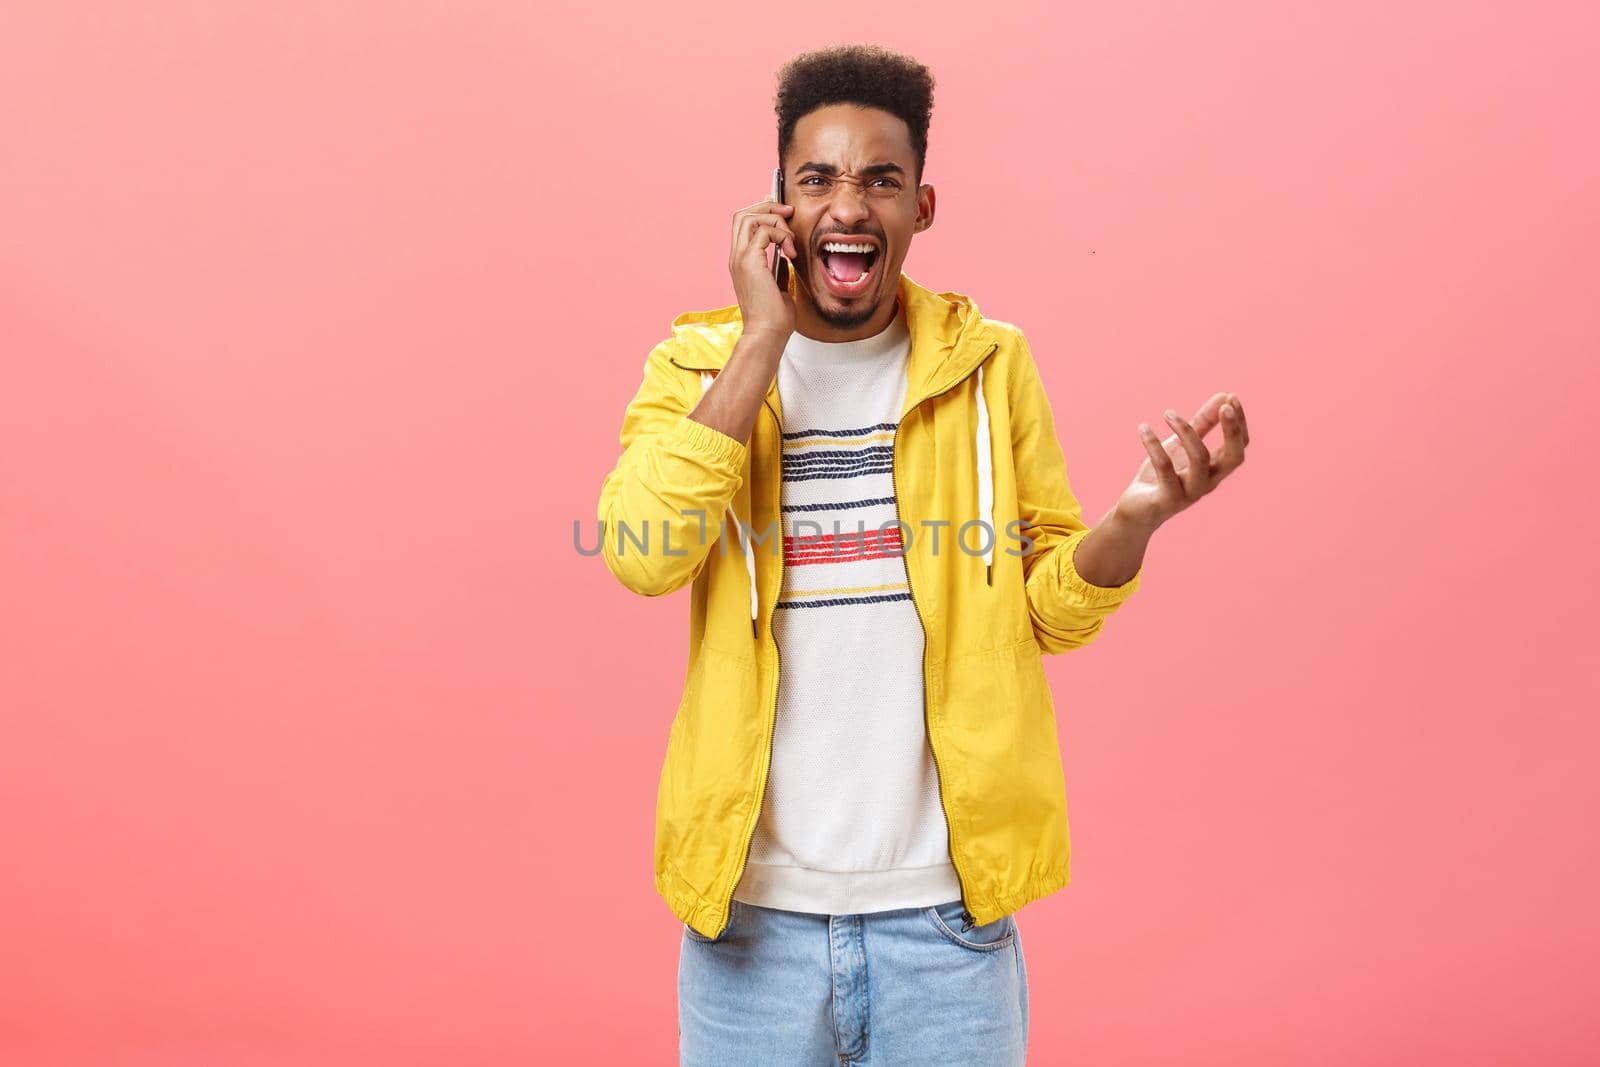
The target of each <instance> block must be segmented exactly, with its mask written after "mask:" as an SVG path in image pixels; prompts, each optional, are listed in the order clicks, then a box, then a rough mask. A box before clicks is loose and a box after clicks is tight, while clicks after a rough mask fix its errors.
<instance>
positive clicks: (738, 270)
mask: <svg viewBox="0 0 1600 1067" xmlns="http://www.w3.org/2000/svg"><path fill="white" fill-rule="evenodd" d="M773 184H774V187H775V188H774V191H775V192H778V191H781V190H782V188H783V179H782V172H781V171H777V172H774V174H773ZM794 210H795V209H794V208H793V207H790V206H789V205H788V204H785V203H783V202H782V201H777V200H774V199H773V198H771V197H768V198H766V199H763V200H758V201H757V202H756V203H754V204H751V205H750V206H748V207H745V208H741V209H740V210H738V211H736V212H734V214H733V235H732V241H731V246H730V248H729V250H728V273H729V274H730V275H731V276H732V279H733V291H734V293H735V295H736V296H737V297H738V300H739V312H740V315H741V317H742V318H743V320H744V329H745V332H746V333H747V334H750V333H759V334H766V335H770V336H772V337H774V338H783V339H785V340H786V339H787V338H788V337H789V335H790V334H792V333H794V321H795V320H794V297H792V296H790V295H789V284H788V283H789V268H790V267H791V266H792V264H791V263H790V260H789V258H788V257H786V256H785V255H784V254H783V252H784V249H785V248H787V249H788V250H789V251H790V252H791V253H796V248H797V245H796V242H797V241H798V238H796V237H795V234H794V231H793V230H791V229H789V217H790V216H791V215H792V214H793V213H794ZM769 245H770V246H772V250H773V262H772V263H771V264H768V262H767V247H768V246H769ZM795 278H796V280H799V275H796V276H795Z"/></svg>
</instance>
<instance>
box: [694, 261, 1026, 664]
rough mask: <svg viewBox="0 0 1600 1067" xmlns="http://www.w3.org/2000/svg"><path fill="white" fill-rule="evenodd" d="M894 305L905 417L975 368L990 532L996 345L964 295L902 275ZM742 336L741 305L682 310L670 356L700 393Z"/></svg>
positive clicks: (983, 501)
mask: <svg viewBox="0 0 1600 1067" xmlns="http://www.w3.org/2000/svg"><path fill="white" fill-rule="evenodd" d="M789 277H790V281H789V292H790V295H791V296H792V295H793V294H794V290H795V285H796V284H797V283H796V281H795V279H794V275H793V273H792V272H791V274H790V276H789ZM898 291H899V296H900V303H901V305H902V306H903V307H904V308H905V314H906V326H907V329H908V330H909V332H910V334H911V351H910V353H909V354H908V355H907V357H906V395H905V403H904V406H903V407H902V408H901V416H902V417H904V415H905V413H906V412H907V411H910V410H911V409H912V408H913V407H915V406H916V405H917V404H918V403H920V402H921V401H923V400H925V399H927V398H928V397H930V396H934V395H936V394H938V393H941V392H943V391H944V390H946V389H948V388H950V387H951V386H952V385H954V384H955V383H956V382H959V381H961V379H963V378H965V377H966V376H967V375H969V374H971V373H972V372H973V371H974V370H976V371H977V376H978V384H977V387H976V392H977V405H978V423H977V430H976V433H975V434H974V435H973V442H972V449H973V456H974V464H975V467H976V470H977V494H978V517H980V518H981V519H983V520H984V521H986V522H988V524H989V528H990V530H991V531H992V530H993V529H994V521H993V519H994V460H993V453H992V448H993V446H992V444H991V442H990V440H989V403H988V400H987V399H986V398H985V396H984V391H983V362H984V360H985V359H987V358H988V356H989V354H990V353H991V352H993V351H994V350H995V348H996V346H997V345H998V344H999V338H998V337H997V336H996V335H995V331H994V328H993V327H991V326H990V325H988V323H986V322H985V321H984V319H983V316H982V315H981V314H980V313H979V311H978V305H977V303H976V302H974V301H973V299H972V298H971V297H969V296H967V295H966V294H964V293H955V292H949V293H935V292H933V291H932V290H931V289H928V288H926V287H924V286H921V285H918V284H917V283H916V282H914V281H912V280H911V278H910V277H909V276H908V275H907V274H905V273H904V272H903V271H902V272H901V274H900V283H899V286H898ZM743 331H744V317H743V316H742V315H741V314H740V311H739V306H738V305H737V304H731V305H729V306H727V307H720V308H713V309H711V310H709V311H686V312H684V313H683V314H682V315H679V316H678V317H677V318H675V319H673V320H672V335H673V339H674V340H675V341H677V342H678V344H679V345H680V346H681V349H682V350H681V351H680V352H678V353H675V354H674V355H673V356H671V357H670V358H671V360H672V362H673V363H674V364H675V365H677V366H679V367H682V368H683V369H685V370H693V371H699V372H700V391H701V392H702V393H704V392H705V391H706V390H707V389H710V388H711V382H712V380H713V377H714V374H715V372H717V371H720V370H721V369H722V368H723V367H724V366H725V365H726V364H727V362H728V357H729V356H730V355H732V353H733V349H734V346H735V345H736V344H737V343H738V341H739V336H740V334H741V333H742V332H743ZM777 388H778V376H777V375H773V377H772V384H771V385H770V386H768V388H767V395H768V397H771V396H773V395H774V394H775V393H776V392H777ZM728 517H729V518H730V519H731V520H732V524H731V525H732V526H733V529H734V530H735V531H737V532H738V537H739V548H740V550H741V553H742V554H743V556H744V564H745V574H746V578H747V581H748V582H749V592H750V632H751V633H752V634H755V633H756V632H757V630H758V620H759V617H760V598H759V594H758V592H757V585H756V565H755V549H754V547H753V546H752V545H750V544H749V542H748V541H747V540H746V537H745V531H744V525H743V524H742V523H741V522H740V521H739V516H738V514H737V513H736V512H735V511H734V509H733V505H732V504H731V503H730V504H729V505H728ZM997 540H998V534H992V535H991V536H990V537H989V538H988V541H987V547H986V548H985V549H984V551H983V554H982V556H981V557H980V561H981V562H982V564H983V568H984V580H985V581H986V582H992V581H993V574H994V568H993V563H994V544H995V542H996V541H997Z"/></svg>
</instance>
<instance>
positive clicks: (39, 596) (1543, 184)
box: [0, 0, 1600, 1067]
mask: <svg viewBox="0 0 1600 1067" xmlns="http://www.w3.org/2000/svg"><path fill="white" fill-rule="evenodd" d="M309 8H310V5H304V6H302V5H282V4H268V3H249V4H246V3H220V4H202V3H187V4H180V3H175V2H168V3H155V4H90V3H84V2H81V0H80V2H76V3H65V2H62V3H44V2H35V3H32V4H28V5H25V6H15V5H14V6H12V7H10V8H8V11H7V17H6V29H5V32H4V33H3V34H0V99H3V100H4V101H5V103H4V105H3V106H0V186H3V188H0V353H3V355H4V379H3V381H4V387H3V388H0V436H3V439H0V514H3V516H4V519H3V521H0V568H3V570H0V583H3V584H0V588H3V589H4V594H5V601H6V610H5V611H4V613H3V616H0V714H3V718H0V855H3V857H4V864H5V867H4V873H3V874H0V1062H4V1063H5V1064H7V1065H8V1067H10V1065H16V1067H22V1065H66V1064H73V1065H76V1064H105V1063H116V1064H119V1065H134V1067H139V1065H146V1064H161V1065H179V1064H183V1065H188V1064H196V1065H199V1064H205V1065H216V1064H223V1065H244V1067H249V1065H256V1064H291V1063H292V1064H296V1065H302V1064H304V1065H322V1064H383V1065H395V1064H450V1065H457V1067H459V1065H477V1064H483V1065H491V1064H494V1065H498V1064H528V1063H555V1062H585V1063H624V1062H626V1063H670V1062H672V1061H673V1058H674V1052H675V1047H676V1046H675V1021H676V1016H675V1011H676V999H675V998H676V989H675V974H676V965H677V949H678V939H679V936H680V931H681V927H680V925H679V924H678V923H677V922H676V921H675V920H674V919H673V918H672V916H671V914H670V913H669V912H668V911H667V909H666V907H665V905H664V904H663V903H661V902H660V900H659V899H658V898H657V897H656V895H655V893H654V890H653V888H652V886H651V879H650V862H651V854H650V848H651V833H652V819H653V804H654V799H655V790H656V783H657V774H658V772H659V769H660V761H661V758H662V754H663V751H664V746H665V743H666V737H667V730H668V726H669V722H670V719H671V715H672V710H673V707H674V706H675V703H676V699H677V687H678V685H679V683H680V682H681V678H682V671H683V667H684V656H685V651H686V647H685V639H684V627H685V625H686V619H687V610H688V604H687V594H686V593H679V594H676V595H674V596H671V597H667V598H663V599H660V600H648V599H644V598H637V597H634V596H632V595H630V594H629V593H627V592H626V591H625V590H623V589H622V588H621V587H620V586H619V585H618V584H616V582H615V581H614V580H613V579H612V578H611V576H610V575H609V574H608V573H607V572H606V570H605V568H604V566H603V564H602V563H601V562H600V561H599V560H598V559H591V558H582V557H580V556H578V555H577V554H576V552H575V551H574V548H573V522H574V520H578V521H580V522H581V523H582V524H583V529H584V531H585V533H586V535H587V537H586V539H588V538H592V534H593V524H594V503H595V499H596V496H597V494H598V491H599V486H600V480H601V478H602V477H603V475H604V474H605V473H606V471H607V470H608V469H609V468H610V466H611V464H612V463H613V461H614V460H615V458H616V454H617V442H616V434H617V430H618V427H619V425H620V422H621V416H622V410H623V406H624V405H625V403H626V402H627V400H628V398H629V397H630V396H631V395H632V392H633V390H634V388H635V387H636V385H637V384H638V379H639V373H640V368H641V366H642V364H643V362H644V357H645V353H646V352H647V351H648V349H649V347H650V346H651V345H652V344H653V343H654V342H655V341H656V340H658V339H659V338H661V337H662V336H664V334H665V332H666V329H667V324H668V322H669V320H670V319H671V318H672V316H673V315H675V314H677V313H678V312H680V311H682V310H685V309H689V308H703V307H711V306H716V305H720V304H725V303H727V302H729V301H730V300H731V299H732V295H731V287H730V285H729V283H728V279H727V274H726V255H727V231H728V222H729V217H730V216H731V214H732V212H733V211H734V210H735V209H737V208H739V207H741V206H743V205H745V204H747V203H749V202H751V201H753V200H756V199H758V198H760V197H761V196H763V195H765V193H766V175H767V173H768V172H769V170H770V168H771V166H772V160H773V154H774V147H773V141H774V132H773V129H774V123H773V116H772V113H771V94H772V89H773V72H774V71H775V70H776V68H777V67H778V65H779V64H780V63H781V62H782V61H783V60H784V59H785V58H787V57H788V56H789V55H790V54H791V53H792V52H793V51H797V50H799V49H802V48H805V47H811V46H814V45H817V44H822V43H827V42H830V41H835V40H840V39H866V40H875V41H881V42H883V43H886V44H889V45H891V46H895V47H899V48H903V49H906V50H908V51H910V52H912V53H913V54H915V55H917V56H918V57H920V58H922V59H923V60H924V61H925V62H927V63H928V64H929V65H930V66H931V67H932V68H933V70H934V72H935V75H936V77H937V79H938V90H937V107H936V110H935V115H934V122H933V128H932V134H931V147H930V156H929V160H928V172H927V179H928V180H929V181H931V182H933V183H934V184H935V185H936V187H937V189H938V193H939V214H938V221H937V223H936V225H935V227H934V228H933V229H932V230H931V231H929V232H928V233H927V234H925V235H922V236H920V237H918V238H917V240H916V243H915V246H914V248H913V249H912V252H911V255H910V258H909V260H908V264H907V269H908V272H909V273H910V274H911V276H912V277H914V278H916V279H917V280H918V281H920V282H922V283H923V284H926V285H930V286H933V287H936V288H946V289H959V290H962V291H964V292H968V293H970V294H972V295H973V296H974V297H975V298H976V300H977V301H978V303H979V304H980V306H981V307H982V308H983V309H984V310H985V311H986V312H988V313H989V314H991V315H994V316H996V317H999V318H1003V319H1007V320H1009V321H1013V322H1016V323H1018V324H1019V325H1021V326H1022V327H1023V329H1024V330H1026V331H1027V332H1028V335H1029V337H1030V339H1031V341H1032V344H1033V348H1034V351H1035V352H1036V354H1037V355H1038V358H1039V360H1040V362H1041V364H1042V367H1043V374H1044V378H1045V382H1046V384H1047V386H1048V388H1049V392H1050V397H1051V400H1052V403H1053V404H1054V407H1055V410H1056V413H1057V419H1058V430H1059V433H1060V436H1061V438H1062V443H1063V445H1064V447H1065V448H1066V451H1067V455H1068V460H1069V464H1070V468H1071V473H1072V478H1073V483H1074V488H1075V489H1076V490H1077V492H1078V494H1079V496H1080V498H1081V499H1082V500H1083V502H1084V506H1085V511H1086V514H1087V515H1088V516H1089V517H1090V518H1091V520H1092V519H1095V518H1098V516H1099V515H1100V514H1102V513H1103V512H1104V510H1105V509H1106V508H1108V507H1109V506H1110V505H1111V503H1112V502H1113V501H1114V500H1115V497H1116V495H1117V493H1118V492H1120V491H1121V489H1122V487H1123V486H1124V485H1125V484H1126V483H1127V481H1128V479H1129V478H1131V477H1132V475H1133V472H1134V470H1135V469H1136V467H1137V466H1138V464H1139V462H1140V460H1141V459H1142V456H1143V452H1142V449H1141V447H1140V444H1139V440H1138V435H1137V431H1136V426H1137V424H1138V422H1140V421H1148V422H1150V423H1152V424H1153V425H1156V426H1158V427H1159V426H1160V414H1161V410H1162V409H1163V408H1164V407H1167V406H1172V407H1176V408H1178V409H1179V410H1180V411H1181V412H1182V413H1184V414H1186V415H1187V414H1190V413H1192V412H1193V410H1194V409H1195V408H1196V407H1197V406H1198V405H1199V404H1200V403H1201V402H1202V401H1204V400H1205V399H1206V398H1207V397H1208V396H1209V395H1210V394H1211V393H1212V392H1214V391H1216V390H1219V389H1231V390H1236V391H1238V392H1239V394H1240V395H1241V397H1243V399H1244V402H1245V406H1246V409H1247V411H1248V414H1249V417H1250V423H1251V427H1252V433H1253V436H1254V443H1253V446H1252V452H1251V455H1250V459H1249V462H1248V463H1247V464H1246V465H1245V467H1244V468H1243V469H1242V470H1241V471H1239V472H1238V473H1237V474H1235V475H1234V476H1233V477H1232V478H1231V479H1229V480H1228V481H1227V482H1226V483H1224V484H1223V485H1222V486H1221V487H1220V488H1219V489H1218V491H1217V492H1216V494H1215V495H1214V496H1213V497H1211V498H1208V499H1206V500H1205V501H1203V502H1202V503H1201V504H1199V505H1198V506H1197V507H1196V508H1194V509H1193V510H1191V511H1189V512H1187V513H1185V514H1183V515H1180V516H1179V517H1178V518H1177V519H1176V520H1174V522H1173V523H1172V524H1171V525H1170V526H1168V527H1167V528H1165V529H1163V530H1162V531H1161V532H1160V533H1158V535H1157V537H1156V540H1155V542H1154V543H1153V546H1152V549H1151V554H1150V556H1149V557H1148V559H1147V563H1146V571H1145V578H1144V583H1143V588H1142V589H1141V591H1140V592H1139V594H1137V595H1136V597H1135V599H1134V600H1132V601H1131V602H1130V603H1129V604H1128V605H1127V606H1126V607H1125V608H1124V609H1123V611H1122V612H1121V613H1120V614H1119V615H1117V616H1116V617H1115V618H1114V619H1113V620H1112V621H1111V623H1110V625H1109V626H1108V628H1107V630H1106V631H1105V633H1104V635H1103V636H1102V638H1101V640H1100V641H1099V642H1098V643H1097V644H1096V645H1094V646H1092V647H1091V648H1089V649H1086V650H1084V651H1083V652H1080V653H1077V654H1072V655H1069V656H1065V657H1059V658H1053V659H1051V660H1049V661H1048V670H1049V674H1050V678H1051V681H1052V683H1053V686H1054V690H1055V694H1056V702H1057V709H1058V713H1059V715H1060V720H1061V725H1062V744H1063V753H1064V758H1065V763H1066V769H1067V779H1068V786H1067V788H1068V799H1069V807H1070V811H1071V816H1072V827H1073V840H1074V846H1075V848H1074V880H1073V883H1072V884H1071V885H1070V886H1069V887H1068V888H1067V889H1065V890H1064V891H1062V892H1060V893H1058V894H1055V895H1054V896H1052V897H1050V898H1047V899H1045V900H1042V901H1039V902H1037V903H1035V904H1032V905H1029V906H1028V907H1027V908H1025V909H1024V910H1023V911H1022V912H1021V913H1020V915H1019V921H1020V925H1021V929H1022V933H1023V940H1024V946H1025V950H1026V953H1027V959H1028V966H1029V977H1030V980H1031V987H1032V995H1033V1009H1034V1013H1033V1019H1034V1025H1033V1029H1032V1049H1033V1052H1034V1056H1033V1060H1032V1061H1033V1062H1035V1063H1039V1064H1094V1065H1096V1067H1107V1065H1153V1064H1184V1065H1190V1064H1213V1063H1214V1064H1223V1063H1226V1064H1230V1065H1244V1064H1263V1065H1265V1064H1273V1065H1277V1064H1291V1063H1292V1064H1341V1065H1344V1064H1354V1063H1359V1064H1418V1063H1435V1062H1436V1063H1449V1064H1452V1065H1475V1064H1499V1063H1511V1062H1516V1063H1538V1064H1577V1063H1592V1062H1594V1061H1595V1059H1596V1057H1597V1056H1600V1021H1597V1016H1596V1014H1595V1011H1594V1005H1595V1003H1596V998H1597V995H1600V989H1597V984H1600V983H1597V979H1596V969H1595V964H1596V962H1597V961H1596V956H1597V952H1596V949H1597V947H1600V919H1597V910H1596V908H1595V906H1594V901H1595V899H1596V898H1597V896H1600V855H1597V848H1596V840H1597V835H1596V832H1595V829H1594V823H1593V820H1594V817H1595V812H1596V806H1597V802H1600V788H1597V784H1596V774H1595V766H1594V764H1595V749H1596V744H1597V742H1600V736H1597V733H1600V731H1597V729H1596V726H1595V716H1594V713H1595V708H1596V707H1597V704H1600V701H1597V699H1596V698H1597V696H1600V694H1597V692H1596V689H1597V677H1600V670H1597V666H1600V665H1597V662H1596V656H1595V652H1594V646H1593V639H1594V636H1595V630H1596V628H1595V625H1594V608H1595V591H1596V588H1597V586H1600V582H1597V578H1600V575H1597V574H1596V570H1597V568H1596V563H1595V556H1594V551H1593V543H1594V535H1593V532H1592V528H1591V527H1590V520H1591V519H1592V517H1593V514H1594V503H1593V493H1594V489H1595V476H1594V467H1595V456H1594V448H1593V434H1592V432H1591V431H1590V430H1589V427H1590V426H1592V424H1593V423H1594V414H1593V410H1592V409H1589V408H1588V407H1587V402H1589V401H1592V400H1594V398H1595V396H1596V386H1597V385H1600V381H1597V375H1596V372H1595V369H1594V364H1595V360H1596V356H1597V354H1600V343H1597V342H1600V311H1597V304H1600V301H1597V299H1596V278H1597V277H1600V264H1597V258H1600V256H1597V252H1596V248H1597V244H1600V150H1597V147H1596V139H1595V136H1594V133H1595V129H1596V128H1597V124H1600V115H1597V110H1600V108H1597V100H1600V78H1597V75H1596V67H1595V65H1594V64H1593V59H1594V56H1595V54H1596V51H1597V43H1600V34H1597V29H1600V25H1597V14H1596V11H1597V9H1596V7H1595V6H1594V5H1593V4H1591V3H1579V2H1570V3H1521V4H1512V3H1505V4H1500V5H1490V4H1445V3H1416V2H1413V3H1406V4H1398V5H1397V4H1395V3H1392V2H1391V3H1381V4H1380V3H1375V2H1370V0H1363V2H1360V3H1353V4H1351V3H1346V4H1331V3H1325V4H1307V3H1295V4H1281V3H1267V2H1258V3H1251V4H1233V5H1230V6H1228V7H1226V8H1223V7H1221V6H1219V5H1177V4H1150V3H1138V4H1117V5H1103V4H1095V5H1089V4H1074V5H1072V6H1070V7H1066V8H1062V7H1059V6H1057V5H1046V4H1043V3H1040V4H1036V5H1027V6H1002V5H988V4H985V5H979V6H977V7H974V6H973V5H970V4H959V5H958V4H951V3H923V4H919V5H916V6H910V5H908V6H906V7H904V8H903V9H902V10H900V11H897V12H893V13H888V12H884V11H881V10H880V11H877V12H876V13H874V11H872V10H868V9H857V8H837V9H835V8H826V7H823V8H804V7H795V8H785V9H783V10H782V11H777V10H769V9H768V8H766V7H764V6H759V5H752V4H737V5H735V4H723V5H718V6H717V7H715V8H713V7H709V6H707V7H698V8H693V9H683V10H676V11H671V12H668V11H667V10H666V9H665V8H666V6H665V5H654V6H641V7H639V8H638V9H637V10H619V9H616V8H608V7H607V6H605V5H599V4H589V5H576V6H575V7H574V9H573V10H568V11H552V10H550V9H547V8H545V7H543V6H540V5H534V4H527V3H522V4H513V3H509V2H503V0H501V2H480V3H473V4H458V3H446V2H443V0H432V2H410V3H401V4H393V3H374V2H370V0H369V2H362V3H355V2H343V3H338V4H330V5H323V8H324V10H320V11H314V10H309ZM1586 61H1587V63H1586ZM1163 432H1165V431H1163ZM1213 440H1215V438H1214V439H1213Z"/></svg>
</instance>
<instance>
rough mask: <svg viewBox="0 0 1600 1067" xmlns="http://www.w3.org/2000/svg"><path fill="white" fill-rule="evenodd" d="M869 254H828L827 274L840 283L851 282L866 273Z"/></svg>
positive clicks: (870, 255) (870, 256)
mask: <svg viewBox="0 0 1600 1067" xmlns="http://www.w3.org/2000/svg"><path fill="white" fill-rule="evenodd" d="M871 258H872V254H871V253H870V252H829V253H828V273H829V274H832V275H833V276H834V277H835V278H838V279H839V280H840V281H841V282H853V281H857V280H859V279H860V277H861V276H862V275H863V274H865V273H866V272H867V261H868V260H869V259H871Z"/></svg>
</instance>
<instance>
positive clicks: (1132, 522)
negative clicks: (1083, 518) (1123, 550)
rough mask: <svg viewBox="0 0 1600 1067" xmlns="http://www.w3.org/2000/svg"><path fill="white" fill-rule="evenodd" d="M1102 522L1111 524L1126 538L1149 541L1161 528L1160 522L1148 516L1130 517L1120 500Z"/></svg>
mask: <svg viewBox="0 0 1600 1067" xmlns="http://www.w3.org/2000/svg"><path fill="white" fill-rule="evenodd" d="M1101 521H1102V522H1106V523H1109V524H1110V525H1112V526H1113V527H1114V528H1116V529H1117V530H1119V531H1121V532H1122V533H1123V534H1124V535H1125V536H1129V537H1137V538H1141V539H1143V540H1147V541H1148V540H1149V539H1150V537H1151V536H1152V535H1153V534H1154V533H1155V532H1156V530H1157V529H1158V528H1160V526H1161V523H1160V521H1158V520H1152V519H1151V518H1150V517H1149V516H1148V515H1142V516H1141V515H1130V514H1129V513H1128V509H1127V507H1126V506H1125V505H1124V504H1123V503H1122V501H1120V500H1119V501H1117V503H1116V506H1115V507H1113V508H1112V509H1111V511H1110V513H1109V514H1108V515H1106V517H1105V518H1104V519H1102V520H1101Z"/></svg>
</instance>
